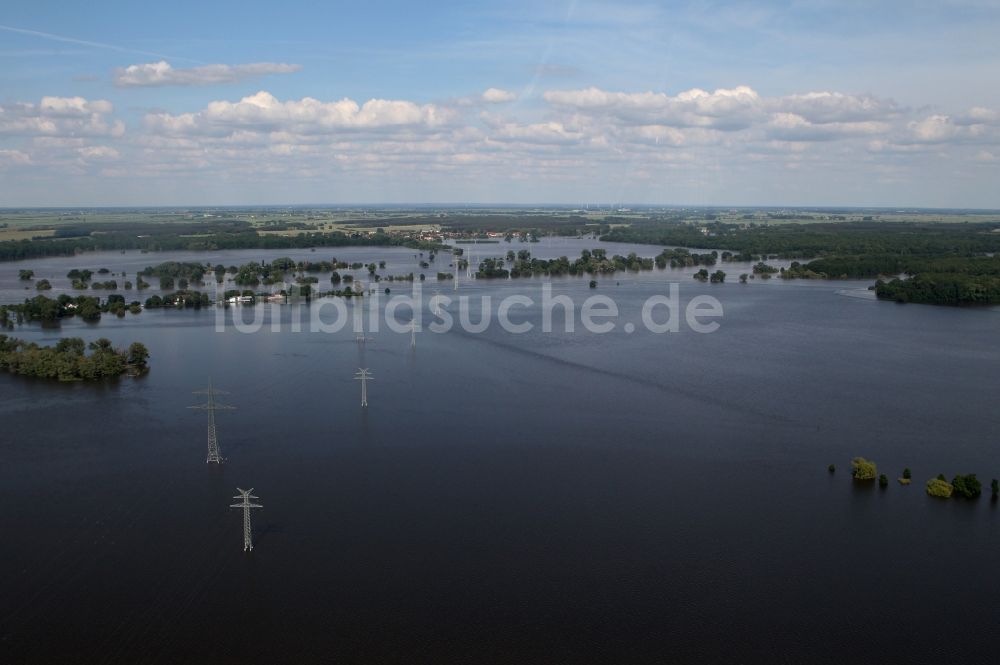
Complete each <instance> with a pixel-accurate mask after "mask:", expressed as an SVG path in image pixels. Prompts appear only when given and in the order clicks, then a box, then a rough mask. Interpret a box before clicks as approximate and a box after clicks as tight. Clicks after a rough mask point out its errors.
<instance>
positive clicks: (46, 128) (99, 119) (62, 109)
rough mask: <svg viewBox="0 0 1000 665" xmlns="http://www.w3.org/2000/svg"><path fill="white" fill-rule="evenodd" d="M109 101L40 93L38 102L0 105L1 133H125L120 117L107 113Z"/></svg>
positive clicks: (111, 134)
mask: <svg viewBox="0 0 1000 665" xmlns="http://www.w3.org/2000/svg"><path fill="white" fill-rule="evenodd" d="M113 111H114V107H113V106H112V104H111V102H108V101H105V100H102V99H99V100H94V101H88V100H87V99H84V98H83V97H42V99H41V101H40V102H39V103H37V104H34V103H16V104H11V105H8V106H0V134H7V135H15V136H54V137H60V136H68V137H72V136H114V137H118V136H121V135H122V134H124V133H125V125H124V123H122V121H121V120H115V119H112V118H109V117H108V116H109V115H110V114H111V113H112V112H113Z"/></svg>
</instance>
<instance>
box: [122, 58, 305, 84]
mask: <svg viewBox="0 0 1000 665" xmlns="http://www.w3.org/2000/svg"><path fill="white" fill-rule="evenodd" d="M300 69H302V65H289V64H285V63H281V62H252V63H249V64H243V65H202V66H200V67H190V68H187V69H175V68H174V67H172V66H171V65H170V63H169V62H167V61H166V60H160V61H159V62H150V63H145V64H139V65H129V66H128V67H120V68H118V69H116V70H115V72H114V82H115V85H117V86H119V87H122V88H128V87H140V86H163V85H213V84H220V83H236V82H238V81H245V80H248V79H255V78H259V77H261V76H266V75H268V74H291V73H293V72H297V71H299V70H300Z"/></svg>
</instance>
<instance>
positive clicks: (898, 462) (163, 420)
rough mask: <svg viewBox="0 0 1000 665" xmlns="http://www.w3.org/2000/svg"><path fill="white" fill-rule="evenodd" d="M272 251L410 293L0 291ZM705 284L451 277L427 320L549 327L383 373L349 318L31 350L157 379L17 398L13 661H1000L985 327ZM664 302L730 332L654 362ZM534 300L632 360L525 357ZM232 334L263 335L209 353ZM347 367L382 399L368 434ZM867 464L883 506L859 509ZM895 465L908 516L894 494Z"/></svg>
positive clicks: (801, 285)
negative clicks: (714, 307)
mask: <svg viewBox="0 0 1000 665" xmlns="http://www.w3.org/2000/svg"><path fill="white" fill-rule="evenodd" d="M596 246H600V244H599V243H597V242H595V241H587V240H575V239H569V240H565V239H560V240H555V239H553V240H546V241H545V242H543V243H539V244H532V245H520V244H517V243H515V244H513V245H512V246H508V245H506V244H501V245H499V246H496V245H494V246H492V247H491V246H485V245H480V246H475V247H472V246H468V245H466V246H464V248H465V250H466V252H467V253H468V254H470V255H471V254H473V253H474V254H476V255H477V256H479V257H481V256H485V255H490V254H499V253H503V252H505V251H506V250H507V249H508V248H513V249H515V250H517V249H529V250H531V251H532V252H533V253H535V254H536V255H539V256H558V255H560V254H568V255H569V256H571V257H573V256H575V255H577V254H578V252H579V249H581V248H583V247H596ZM607 246H608V247H609V251H610V253H623V254H624V253H627V252H628V251H633V250H635V251H637V252H638V253H639V254H640V255H644V256H652V255H654V254H655V253H656V252H657V251H658V249H656V248H652V247H648V246H647V247H642V246H637V247H628V246H625V247H621V248H619V247H618V246H614V245H607ZM282 255H291V256H293V257H295V258H302V259H312V260H324V259H327V260H328V259H329V258H330V257H331V256H336V257H337V258H338V259H341V260H348V261H354V260H358V261H370V260H380V259H385V260H387V262H388V266H387V268H386V269H385V270H384V271H380V272H382V273H383V274H403V273H408V272H411V271H412V272H417V273H419V272H421V270H420V268H419V266H417V264H416V262H417V260H418V258H417V257H415V256H414V252H413V251H412V250H406V249H384V248H383V249H376V248H343V249H341V248H325V249H322V250H317V251H316V252H309V251H296V252H288V251H284V252H282V251H278V252H253V251H231V252H216V253H204V254H202V253H198V254H195V253H189V254H171V255H170V256H162V255H155V254H148V255H141V254H138V253H135V252H129V253H128V254H124V255H120V254H102V255H87V256H83V257H76V258H70V259H66V258H60V259H46V260H32V261H26V262H22V263H11V264H0V296H2V297H3V301H5V302H10V301H16V300H19V299H20V298H21V297H23V296H25V295H27V296H30V295H34V291H31V290H29V291H24V289H23V288H22V285H20V284H19V283H18V281H17V269H19V268H32V269H34V270H35V272H36V276H37V277H50V278H51V279H52V282H53V285H54V286H55V288H54V289H53V291H52V292H50V294H54V293H58V292H60V290H61V289H64V288H68V286H69V283H68V280H67V279H66V278H65V274H66V272H67V271H68V270H69V269H70V268H74V267H78V268H90V269H94V270H96V269H97V268H100V267H107V268H109V269H110V270H112V271H115V272H119V273H120V272H122V271H125V272H128V273H129V274H130V275H134V273H135V271H136V270H138V269H141V268H142V267H145V266H146V265H152V264H155V263H158V262H159V261H162V260H167V259H170V260H198V261H202V262H206V261H207V262H210V263H213V264H214V263H224V264H226V265H229V264H239V263H242V262H245V261H249V260H260V259H265V260H271V259H273V258H275V257H277V256H282ZM436 263H438V264H440V265H439V266H437V267H432V268H431V269H429V270H425V271H424V272H427V273H428V276H429V277H430V276H431V275H433V274H434V273H435V272H437V270H444V269H445V266H446V263H447V261H446V259H444V257H443V256H439V257H438V259H437V261H436ZM719 267H720V268H721V269H723V270H725V271H726V272H727V273H728V275H729V276H728V280H727V282H726V283H725V284H700V283H698V282H695V281H694V280H692V279H691V276H690V275H691V272H692V270H690V269H688V270H670V269H667V270H663V271H659V270H654V271H651V272H647V273H640V274H627V275H626V274H619V275H616V276H613V277H605V278H599V279H598V281H599V285H598V288H597V289H595V290H591V289H589V288H588V285H587V282H588V280H589V278H558V279H551V280H549V279H539V278H533V279H526V280H501V281H484V280H481V281H477V282H474V283H469V282H467V281H465V280H464V279H463V280H460V284H459V289H458V291H457V293H456V292H454V291H453V287H452V285H451V284H450V283H446V284H441V285H439V284H437V283H436V282H434V281H433V278H431V280H429V281H428V282H427V283H426V285H425V289H424V291H425V295H430V292H432V291H433V290H434V289H440V290H441V292H442V294H443V295H449V296H458V295H468V296H471V297H472V300H473V301H474V302H478V301H479V299H480V298H481V297H482V296H487V295H488V296H490V297H491V298H492V299H493V301H492V303H491V308H492V312H493V313H494V314H495V313H496V309H497V307H498V303H499V301H500V300H501V299H502V298H503V297H505V296H508V295H512V294H519V295H524V296H527V297H530V298H532V299H533V301H534V302H535V304H534V305H531V306H521V305H519V306H518V307H516V308H514V309H513V310H512V313H511V318H512V319H516V320H517V321H519V322H530V323H533V324H535V326H534V329H533V330H531V331H530V332H528V333H524V334H514V333H510V332H507V331H505V330H504V329H503V328H502V327H501V326H499V325H496V324H495V323H494V324H493V325H490V326H489V327H488V328H487V330H486V331H484V332H482V333H472V332H467V331H465V330H462V329H460V327H456V328H454V329H452V330H451V331H449V332H447V333H441V334H436V333H433V332H430V331H428V330H424V331H422V332H421V333H419V334H417V335H416V346H415V347H414V346H411V344H412V343H411V335H410V334H409V333H402V334H401V333H394V332H391V331H389V330H387V329H385V327H384V326H383V328H381V329H380V330H379V331H378V332H372V331H370V330H369V331H368V332H366V333H365V334H366V336H368V337H369V338H370V340H369V341H368V342H366V343H365V344H364V345H359V344H358V342H357V341H356V336H357V333H356V332H355V331H353V330H352V329H351V327H350V326H346V327H344V328H343V329H341V330H339V331H337V332H310V330H309V327H310V326H309V325H308V322H309V320H310V316H311V314H312V312H313V311H314V310H316V309H317V308H318V309H320V310H321V311H322V313H323V316H333V314H334V312H335V309H334V308H333V307H330V306H322V305H321V304H320V303H315V302H314V303H313V304H312V305H309V306H306V305H286V306H281V307H277V308H275V309H274V310H273V311H272V310H271V309H269V308H265V307H264V306H261V307H260V308H259V309H254V308H243V309H236V310H217V309H215V308H210V309H207V310H200V311H195V310H186V311H172V310H155V311H146V312H143V313H142V314H140V315H137V316H133V315H129V316H127V317H126V318H124V319H116V318H115V317H108V316H105V317H104V318H103V319H102V320H101V321H100V323H98V324H96V325H94V324H84V323H82V322H80V321H77V320H68V321H65V322H63V324H62V325H61V326H60V327H59V328H55V329H43V328H41V327H40V326H38V325H25V326H22V327H20V328H18V329H16V331H15V332H13V333H10V334H13V335H16V336H19V337H23V338H26V339H32V340H37V341H44V342H46V343H51V342H53V341H55V340H57V339H58V338H59V337H60V336H67V335H72V336H81V337H84V338H85V339H88V340H92V339H96V338H97V337H102V336H103V337H108V338H110V339H112V340H113V341H114V342H115V343H116V344H119V345H125V344H128V343H129V342H131V341H135V340H138V341H141V342H143V343H144V344H146V345H147V346H148V347H149V349H150V351H151V354H152V355H151V359H150V365H151V371H150V372H149V373H148V375H146V376H144V377H141V378H139V379H130V378H123V379H121V380H119V381H113V382H109V383H102V384H69V385H65V384H59V383H51V382H43V381H38V380H32V379H28V378H23V377H17V376H11V375H7V374H2V375H0V396H2V400H0V418H2V423H3V434H2V436H0V505H2V509H0V534H2V541H0V551H2V552H3V554H2V557H0V559H2V562H3V565H2V566H0V661H2V662H5V663H8V662H9V663H50V662H75V663H91V662H93V663H103V662H109V663H110V662H128V663H139V662H144V663H146V662H148V663H176V662H217V663H220V662H221V663H230V662H231V663H237V662H241V663H246V662H294V663H311V662H316V663H328V662H361V663H374V662H405V663H413V662H597V661H602V662H615V663H627V662H645V661H648V662H672V661H681V662H687V661H693V660H699V661H701V662H732V663H747V662H765V663H774V662H789V663H804V662H810V663H816V662H831V663H834V662H837V663H839V662H901V661H911V662H926V661H930V660H935V661H938V662H942V661H953V660H954V661H958V660H962V659H968V660H970V661H972V662H982V661H985V660H986V659H987V658H989V657H992V656H993V655H994V652H995V647H996V644H997V637H998V630H997V625H998V621H1000V601H998V595H997V591H998V589H1000V566H998V565H997V563H996V557H997V548H998V546H1000V513H998V505H997V503H994V502H992V501H991V500H990V498H989V489H988V483H989V480H990V478H992V477H1000V437H998V434H1000V410H998V409H997V407H996V395H997V387H998V385H1000V379H998V377H1000V342H998V332H1000V311H998V310H997V308H991V309H956V308H941V307H929V306H919V305H896V304H894V303H886V302H878V301H875V300H873V299H871V298H870V297H869V293H868V292H867V291H866V290H865V287H866V286H867V283H865V282H853V283H844V282H783V281H781V280H778V279H774V280H770V281H769V282H762V281H759V280H757V281H753V282H751V283H750V284H747V285H741V284H739V283H737V280H736V276H737V275H738V274H739V273H740V272H749V267H748V266H746V265H720V266H719ZM323 279H326V277H325V276H321V283H320V286H324V284H323V281H322V280H323ZM119 282H121V279H120V278H119ZM671 282H677V283H678V284H679V289H680V304H681V306H685V305H686V304H687V303H689V302H690V301H691V299H693V298H694V297H695V296H698V295H702V294H705V295H711V296H713V297H715V298H717V299H718V300H719V301H720V302H721V303H722V305H723V308H724V316H723V317H721V318H720V319H717V321H718V322H719V323H720V327H719V329H718V330H717V331H716V332H713V333H710V334H699V333H696V332H693V331H692V330H690V329H689V328H687V327H686V326H683V325H682V326H681V330H680V331H679V332H676V333H665V334H655V333H652V332H649V331H647V330H645V328H644V327H643V326H642V322H641V317H640V311H641V308H642V303H643V302H644V301H645V300H646V299H647V298H649V297H650V296H652V295H656V294H666V293H667V292H668V289H669V284H670V283H671ZM327 283H328V282H327ZM546 283H548V284H550V285H551V287H552V290H553V293H554V294H564V295H569V296H570V297H571V298H572V299H573V301H574V303H576V305H577V306H578V307H579V305H581V304H582V303H583V301H584V299H586V298H587V297H588V296H590V295H593V294H595V293H599V294H601V295H605V296H609V297H610V298H612V299H613V300H614V302H615V303H616V304H617V306H618V308H619V311H620V316H619V318H618V319H617V320H616V326H615V328H614V330H612V331H611V332H609V333H606V334H596V333H592V332H588V331H586V330H585V329H584V327H583V326H582V325H581V323H580V318H579V311H577V312H576V325H575V329H574V331H573V332H567V331H566V330H565V327H564V323H565V322H564V317H563V316H562V315H561V314H559V313H558V312H557V315H556V316H555V317H554V323H555V324H556V328H557V330H556V331H554V332H549V333H547V332H542V331H541V330H540V327H541V325H540V324H541V307H540V305H539V304H538V303H540V301H541V298H542V295H541V289H542V285H543V284H546ZM154 286H155V285H154ZM384 286H390V287H391V289H392V295H397V294H399V293H403V292H406V291H407V290H408V287H409V285H402V284H399V283H395V284H382V285H380V288H381V287H384ZM152 292H156V289H155V288H154V289H152V290H151V293H152ZM133 293H134V292H133ZM145 295H148V294H144V297H145ZM851 295H853V296H859V297H845V296H851ZM126 297H127V299H129V300H131V299H132V297H130V296H129V295H126ZM387 297H388V296H385V295H384V294H383V295H382V297H381V299H380V303H379V304H378V305H373V304H372V303H371V302H369V303H367V304H364V303H361V304H351V305H348V306H347V311H348V312H352V311H354V310H353V308H364V310H365V311H366V312H367V311H368V309H370V308H371V307H373V306H375V307H382V308H384V306H385V303H386V298H387ZM456 307H457V303H451V304H449V305H447V306H445V309H446V310H448V311H449V312H452V313H454V312H455V311H456ZM473 309H474V314H473V315H472V318H473V319H476V320H477V319H478V318H479V314H478V304H477V305H475V306H474V308H473ZM220 312H221V313H222V314H223V315H224V316H227V317H231V316H233V315H238V316H242V317H246V318H245V320H250V319H251V318H252V317H253V315H254V313H255V312H256V313H259V314H261V315H263V317H264V318H263V321H264V325H263V326H261V328H260V330H259V331H257V332H252V333H248V332H240V330H239V329H237V328H236V327H235V326H234V325H232V323H231V321H228V320H227V323H226V325H224V326H223V330H222V331H218V330H217V324H218V317H219V314H220ZM378 313H379V312H376V314H378ZM272 316H274V317H276V319H272ZM423 317H424V325H425V327H426V324H427V323H429V322H430V321H431V320H432V318H433V317H432V314H431V312H430V309H429V307H428V306H426V303H425V307H424V312H423ZM293 319H298V320H301V321H304V322H305V323H304V324H303V325H302V326H301V328H302V329H301V331H300V332H295V331H294V330H293V327H292V324H291V322H292V320H293ZM272 320H276V321H277V322H278V325H275V326H272V325H271V323H272ZM400 320H401V321H408V320H409V313H408V312H407V311H406V310H405V309H402V310H400ZM456 320H457V314H456ZM627 322H631V323H633V324H634V325H635V326H636V330H635V332H633V333H627V332H625V329H624V328H625V327H624V324H625V323H627ZM359 367H367V368H369V369H370V370H371V372H372V374H373V375H374V377H375V379H374V381H373V382H372V383H371V384H369V406H368V408H367V409H362V408H361V407H360V405H359V397H360V386H359V385H358V384H359V382H358V381H355V380H354V379H353V375H354V373H355V372H356V371H357V369H358V368H359ZM209 377H211V379H212V381H213V382H214V385H215V386H216V387H217V388H219V389H223V390H226V391H228V392H229V394H227V395H220V396H219V398H218V399H219V401H220V402H224V403H226V404H230V405H233V406H235V407H237V410H235V411H224V412H220V413H219V415H218V434H219V441H220V446H221V449H222V454H223V456H224V457H225V458H226V461H225V463H224V464H223V465H221V466H218V467H216V466H214V465H207V464H206V463H205V454H206V450H205V448H206V426H205V425H206V422H205V414H204V412H202V411H193V410H189V409H187V408H186V407H188V406H191V405H195V404H198V403H200V402H201V401H203V396H199V395H192V394H191V391H194V390H198V389H200V388H204V387H205V386H206V384H207V382H208V380H209ZM857 455H862V456H865V457H868V458H871V459H873V460H875V461H876V462H877V463H878V465H879V469H880V472H884V473H886V474H887V475H888V476H889V478H890V479H891V482H890V485H889V487H888V488H886V489H885V490H880V489H879V488H878V487H877V486H875V485H872V484H859V483H854V482H852V481H851V479H850V473H849V472H850V464H849V461H850V459H851V457H853V456H857ZM830 463H834V464H836V465H837V471H836V473H835V474H833V475H831V474H829V473H828V472H827V465H828V464H830ZM904 467H909V468H911V469H912V470H913V475H914V483H913V485H912V486H910V487H903V486H901V485H899V484H898V483H897V482H896V480H895V478H896V477H897V476H899V475H900V474H901V472H902V469H903V468H904ZM938 473H944V474H945V475H946V476H948V477H949V478H950V477H951V476H952V475H954V474H957V473H977V474H978V475H979V477H980V479H981V480H982V481H983V484H984V488H985V489H986V491H985V493H984V496H983V497H982V498H981V499H979V500H978V501H964V500H955V499H952V500H950V501H941V500H935V499H932V498H930V497H928V496H927V495H926V493H925V492H924V490H923V483H924V481H925V480H926V479H928V478H931V477H933V476H935V475H937V474H938ZM237 487H243V488H250V487H253V488H254V494H256V495H257V496H259V497H260V503H261V504H262V505H263V508H262V509H260V510H257V511H255V513H254V515H253V520H254V543H255V547H254V550H253V552H251V553H244V552H243V551H242V533H241V530H242V520H241V516H240V514H239V512H238V511H237V510H234V509H230V508H229V504H231V503H235V502H236V501H235V500H234V499H232V498H231V497H233V496H234V495H235V494H236V488H237Z"/></svg>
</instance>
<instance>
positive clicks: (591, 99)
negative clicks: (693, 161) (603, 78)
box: [543, 86, 762, 130]
mask: <svg viewBox="0 0 1000 665" xmlns="http://www.w3.org/2000/svg"><path fill="white" fill-rule="evenodd" d="M543 97H544V99H545V100H546V101H547V102H549V103H550V104H552V105H553V106H555V107H557V108H561V109H573V110H576V111H578V112H581V113H588V114H602V115H606V116H609V117H614V118H617V119H619V120H621V121H623V122H628V123H634V124H660V125H668V126H671V127H714V128H717V129H722V130H738V129H744V128H746V127H748V126H749V125H750V124H751V123H752V121H753V118H754V117H756V116H759V114H760V113H761V111H762V103H761V98H760V96H759V95H758V94H757V93H756V92H755V91H754V90H753V89H751V88H748V87H746V86H739V87H737V88H732V89H726V88H720V89H718V90H716V91H715V92H711V93H710V92H706V91H704V90H701V89H698V88H695V89H692V90H688V91H686V92H682V93H680V94H678V95H676V96H673V97H671V96H670V95H667V94H666V93H662V92H637V93H626V92H607V91H604V90H601V89H599V88H594V87H591V88H585V89H582V90H551V91H548V92H546V93H544V95H543Z"/></svg>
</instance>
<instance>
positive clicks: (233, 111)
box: [146, 91, 454, 135]
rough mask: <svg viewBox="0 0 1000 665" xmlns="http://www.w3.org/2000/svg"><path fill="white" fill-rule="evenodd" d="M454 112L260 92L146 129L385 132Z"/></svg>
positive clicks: (153, 121) (431, 123) (153, 122)
mask: <svg viewBox="0 0 1000 665" xmlns="http://www.w3.org/2000/svg"><path fill="white" fill-rule="evenodd" d="M453 117H454V114H453V112H452V111H451V110H450V109H448V108H446V107H441V106H436V105H434V104H422V105H421V104H416V103H414V102H410V101H399V100H386V99H370V100H368V101H367V102H365V103H364V104H361V105H359V104H358V103H357V102H355V101H354V100H353V99H347V98H344V99H341V100H339V101H336V102H321V101H319V100H317V99H313V98H312V97H303V98H302V99H299V100H294V99H293V100H288V101H284V102H282V101H280V100H278V99H277V98H276V97H275V96H274V95H272V94H270V93H268V92H264V91H261V92H258V93H256V94H254V95H250V96H249V97H244V98H243V99H241V100H240V101H238V102H229V101H216V102H211V103H210V104H208V106H207V107H206V108H204V109H202V110H201V111H198V112H196V113H182V114H179V115H173V114H170V113H150V114H147V116H146V125H147V127H149V128H150V129H151V130H153V131H156V132H161V133H165V134H215V135H218V134H229V133H231V132H233V131H235V130H238V129H248V128H249V129H254V130H256V131H287V132H291V133H294V134H331V133H336V132H342V131H358V130H379V129H384V128H399V127H412V128H421V127H423V128H434V127H439V126H441V125H444V124H446V123H448V122H449V121H450V120H451V119H452V118H453Z"/></svg>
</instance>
